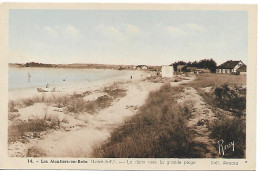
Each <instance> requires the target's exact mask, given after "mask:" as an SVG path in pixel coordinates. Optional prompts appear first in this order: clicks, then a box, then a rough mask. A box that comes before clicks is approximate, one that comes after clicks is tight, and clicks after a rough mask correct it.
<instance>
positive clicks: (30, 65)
mask: <svg viewBox="0 0 260 171" xmlns="http://www.w3.org/2000/svg"><path fill="white" fill-rule="evenodd" d="M25 67H57V65H55V64H43V63H37V62H28V63H26V64H25Z"/></svg>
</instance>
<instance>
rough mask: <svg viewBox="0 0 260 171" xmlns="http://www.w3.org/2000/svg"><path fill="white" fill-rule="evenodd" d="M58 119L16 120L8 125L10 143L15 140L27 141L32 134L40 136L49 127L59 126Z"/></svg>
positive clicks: (34, 136)
mask: <svg viewBox="0 0 260 171" xmlns="http://www.w3.org/2000/svg"><path fill="white" fill-rule="evenodd" d="M59 126H60V122H59V121H58V120H51V121H48V119H47V118H46V117H45V118H43V119H38V118H35V119H33V120H29V121H16V122H15V123H13V124H12V125H10V126H9V127H8V143H11V142H15V141H26V139H27V138H28V137H30V136H33V138H36V137H40V133H41V132H43V131H46V130H47V129H56V128H59Z"/></svg>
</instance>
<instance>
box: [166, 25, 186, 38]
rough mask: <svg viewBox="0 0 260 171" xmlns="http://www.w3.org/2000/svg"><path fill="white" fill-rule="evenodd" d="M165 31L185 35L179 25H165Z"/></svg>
mask: <svg viewBox="0 0 260 171" xmlns="http://www.w3.org/2000/svg"><path fill="white" fill-rule="evenodd" d="M167 31H168V32H169V33H171V34H174V35H180V36H181V35H185V34H186V33H185V31H184V30H183V29H181V28H179V27H173V26H169V27H167Z"/></svg>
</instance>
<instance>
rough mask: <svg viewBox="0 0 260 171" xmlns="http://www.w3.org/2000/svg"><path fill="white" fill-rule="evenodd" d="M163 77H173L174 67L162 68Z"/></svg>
mask: <svg viewBox="0 0 260 171" xmlns="http://www.w3.org/2000/svg"><path fill="white" fill-rule="evenodd" d="M162 77H173V66H162Z"/></svg>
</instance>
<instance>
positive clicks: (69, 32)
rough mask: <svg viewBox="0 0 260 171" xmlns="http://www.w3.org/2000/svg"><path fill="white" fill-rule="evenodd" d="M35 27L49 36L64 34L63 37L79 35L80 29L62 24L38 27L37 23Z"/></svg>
mask: <svg viewBox="0 0 260 171" xmlns="http://www.w3.org/2000/svg"><path fill="white" fill-rule="evenodd" d="M35 27H36V29H38V30H40V31H41V32H43V33H45V34H47V35H49V36H51V37H58V36H61V37H62V36H65V37H73V36H77V35H79V33H80V31H79V29H77V28H76V27H74V26H72V25H62V26H52V27H51V26H43V27H40V26H38V25H36V26H35Z"/></svg>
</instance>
